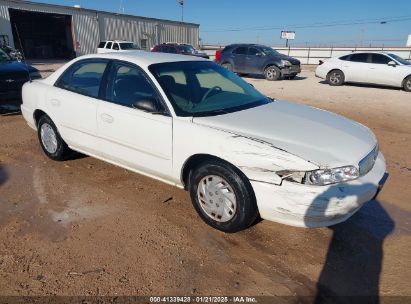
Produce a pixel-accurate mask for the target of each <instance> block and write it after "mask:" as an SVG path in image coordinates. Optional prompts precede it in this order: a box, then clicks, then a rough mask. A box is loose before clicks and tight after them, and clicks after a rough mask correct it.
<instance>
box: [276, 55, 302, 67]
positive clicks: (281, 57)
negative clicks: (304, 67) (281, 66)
mask: <svg viewBox="0 0 411 304" xmlns="http://www.w3.org/2000/svg"><path fill="white" fill-rule="evenodd" d="M269 56H270V57H271V58H273V59H282V60H288V61H289V62H290V63H291V64H296V65H299V64H300V63H301V62H300V60H298V59H295V58H294V57H291V56H287V55H284V54H272V55H269Z"/></svg>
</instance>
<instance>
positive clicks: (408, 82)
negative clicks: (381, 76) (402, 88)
mask: <svg viewBox="0 0 411 304" xmlns="http://www.w3.org/2000/svg"><path fill="white" fill-rule="evenodd" d="M405 85H406V86H407V89H408V90H411V79H408V81H407V83H406V84H405Z"/></svg>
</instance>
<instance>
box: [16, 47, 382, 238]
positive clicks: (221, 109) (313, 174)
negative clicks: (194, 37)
mask: <svg viewBox="0 0 411 304" xmlns="http://www.w3.org/2000/svg"><path fill="white" fill-rule="evenodd" d="M22 113H23V115H24V118H25V119H26V121H27V122H28V124H29V126H31V127H32V128H33V129H35V130H36V131H37V133H38V138H39V142H40V145H41V147H42V149H43V150H44V153H45V154H46V155H47V156H48V157H49V158H51V159H53V160H58V161H61V160H64V159H66V157H67V155H68V153H69V152H70V150H75V151H78V152H81V153H84V154H86V155H90V156H93V157H96V158H98V159H101V160H104V161H107V162H109V163H112V164H115V165H118V166H120V167H123V168H126V169H129V170H131V171H134V172H137V173H140V174H144V175H146V176H149V177H152V178H155V179H158V180H160V181H162V182H165V183H168V184H171V185H174V186H177V187H180V188H184V189H186V190H188V191H190V194H191V199H192V203H193V205H194V208H195V209H196V211H197V212H198V214H199V216H200V217H201V218H202V219H203V220H204V221H205V222H206V223H207V224H209V225H210V226H212V227H214V228H216V229H219V230H222V231H225V232H235V231H239V230H241V229H245V228H247V227H249V226H250V225H251V224H253V223H254V222H255V220H256V219H257V218H259V217H260V218H262V219H266V220H270V221H275V222H279V223H283V224H288V225H293V226H299V227H322V226H329V225H333V224H336V223H339V222H342V221H344V220H346V219H347V218H349V217H350V216H351V215H352V214H354V213H355V212H356V211H357V210H358V209H359V208H360V207H361V206H362V205H363V204H364V203H365V202H368V201H370V200H372V199H373V198H374V197H375V196H376V194H377V193H378V190H379V189H380V187H381V184H382V182H383V181H384V177H385V173H386V167H385V161H384V157H383V155H382V153H381V152H380V151H379V147H378V144H377V140H376V138H375V136H374V134H373V133H372V132H371V131H370V130H369V129H368V128H367V127H365V126H363V125H361V124H359V123H356V122H354V121H351V120H348V119H346V118H344V117H342V116H339V115H336V114H333V113H330V112H327V111H324V110H320V109H316V108H312V107H309V106H304V105H299V104H296V103H292V102H287V101H280V100H275V99H272V98H269V97H266V96H264V95H263V94H261V93H260V92H258V91H257V90H256V89H255V88H254V87H253V86H251V85H250V84H249V83H247V82H245V81H244V80H243V79H242V78H240V77H239V76H237V75H236V74H234V73H233V72H230V71H229V70H227V69H225V68H223V67H221V66H220V65H217V64H215V63H213V62H211V61H208V60H205V59H202V58H194V57H190V56H181V55H172V54H165V53H149V52H141V51H140V52H139V51H136V52H130V53H122V54H120V53H116V54H95V55H87V56H83V57H79V58H77V59H74V60H72V61H70V62H69V63H67V64H66V65H65V66H63V67H62V68H60V69H59V70H57V71H56V72H55V73H54V74H52V75H51V76H49V77H48V78H46V79H42V80H37V81H33V82H30V83H27V84H25V85H24V87H23V105H22Z"/></svg>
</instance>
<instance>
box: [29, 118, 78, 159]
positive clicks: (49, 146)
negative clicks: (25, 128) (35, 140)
mask: <svg viewBox="0 0 411 304" xmlns="http://www.w3.org/2000/svg"><path fill="white" fill-rule="evenodd" d="M37 133H38V137H39V141H40V145H41V148H42V149H43V151H44V153H45V154H46V155H47V156H48V157H49V158H51V159H52V160H65V159H66V157H67V155H68V154H69V152H70V148H69V147H68V146H67V144H66V143H65V142H64V140H63V139H62V138H61V136H60V134H59V132H58V130H57V128H56V125H55V124H54V123H53V121H52V120H51V119H50V117H48V116H47V115H43V116H42V117H40V119H39V122H38V126H37Z"/></svg>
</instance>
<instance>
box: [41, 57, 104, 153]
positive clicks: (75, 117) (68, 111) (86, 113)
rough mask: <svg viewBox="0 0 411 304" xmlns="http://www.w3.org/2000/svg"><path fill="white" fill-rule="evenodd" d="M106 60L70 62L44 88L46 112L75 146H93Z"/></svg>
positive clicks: (79, 147) (94, 148) (89, 149)
mask: <svg viewBox="0 0 411 304" xmlns="http://www.w3.org/2000/svg"><path fill="white" fill-rule="evenodd" d="M107 65H108V60H99V59H95V60H94V59H93V60H82V61H79V62H77V63H75V64H73V65H72V66H71V67H70V68H68V69H67V70H66V71H65V72H64V73H63V74H62V76H61V77H60V78H59V79H58V81H57V82H56V84H55V85H54V86H53V87H51V88H50V89H49V90H48V92H47V97H46V100H47V101H46V103H47V110H46V111H47V114H48V115H49V116H50V117H51V119H52V120H53V121H54V123H55V124H56V125H57V128H58V130H59V132H60V133H61V135H62V137H63V138H64V140H65V141H66V142H67V143H68V144H69V145H71V146H74V147H76V148H77V149H79V150H83V151H84V152H87V151H95V150H96V139H95V136H96V133H97V122H96V112H97V104H98V97H99V93H100V85H101V81H102V78H103V75H104V73H105V70H106V67H107Z"/></svg>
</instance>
